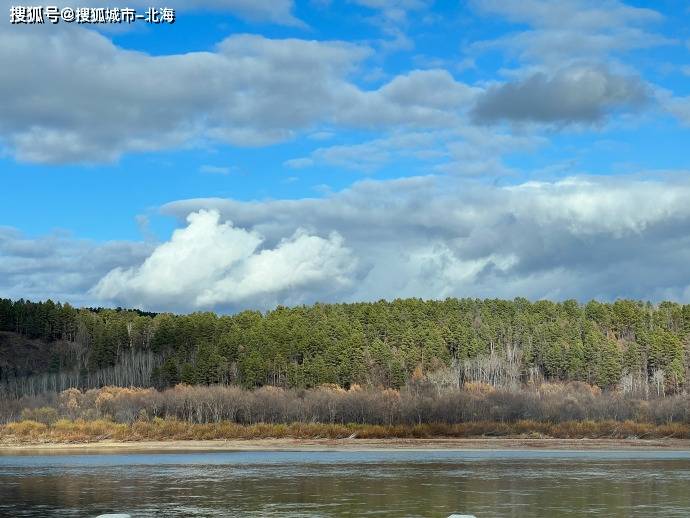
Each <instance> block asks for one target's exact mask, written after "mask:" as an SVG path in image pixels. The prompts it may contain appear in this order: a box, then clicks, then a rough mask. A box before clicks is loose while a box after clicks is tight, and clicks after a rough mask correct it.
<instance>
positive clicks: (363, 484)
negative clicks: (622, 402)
mask: <svg viewBox="0 0 690 518" xmlns="http://www.w3.org/2000/svg"><path fill="white" fill-rule="evenodd" d="M107 512H123V513H129V514H130V515H131V516H132V517H133V518H135V517H139V516H142V517H144V516H146V517H148V516H166V517H173V516H238V517H240V516H241V517H278V516H280V517H288V516H289V517H317V516H333V517H336V516H352V517H355V516H372V517H379V516H381V517H396V518H399V517H416V516H420V517H422V516H423V517H441V518H445V517H447V516H448V515H450V514H452V513H459V514H463V513H464V514H473V515H475V516H477V518H484V517H497V516H534V517H554V516H583V515H590V516H626V517H627V516H640V517H642V516H645V517H647V516H664V517H672V516H690V452H683V451H637V450H631V451H542V450H527V451H487V450H476V451H447V450H444V451H439V450H434V451H428V450H394V451H381V450H375V451H249V452H248V451H238V452H208V453H199V452H176V453H169V452H146V453H141V454H133V453H120V454H117V453H116V454H100V453H94V454H78V455H74V454H52V455H47V454H42V455H28V454H25V455H0V515H1V516H32V517H33V516H36V517H38V516H40V517H45V516H79V517H82V516H84V517H87V516H88V517H92V516H96V515H98V514H100V513H107Z"/></svg>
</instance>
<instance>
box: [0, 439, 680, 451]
mask: <svg viewBox="0 0 690 518" xmlns="http://www.w3.org/2000/svg"><path fill="white" fill-rule="evenodd" d="M277 450H280V451H318V450H333V451H338V450H344V451H368V450H377V451H385V450H581V451H585V450H688V451H690V440H687V439H530V438H524V437H513V438H510V437H508V438H505V437H502V438H493V437H491V438H489V437H482V438H468V439H456V438H438V439H290V438H283V439H275V438H273V439H246V440H237V439H234V440H182V441H180V440H171V441H128V442H124V441H114V440H110V439H106V440H102V441H96V442H88V443H55V442H53V443H22V444H17V443H15V444H11V443H0V455H12V454H30V453H39V454H47V453H69V452H75V453H77V452H78V453H106V452H129V453H135V452H153V451H165V452H180V451H277Z"/></svg>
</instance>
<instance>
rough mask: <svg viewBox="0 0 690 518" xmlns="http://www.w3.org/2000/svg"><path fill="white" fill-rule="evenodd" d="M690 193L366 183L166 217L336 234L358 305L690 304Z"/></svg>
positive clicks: (658, 187) (181, 206) (668, 187)
mask: <svg viewBox="0 0 690 518" xmlns="http://www.w3.org/2000/svg"><path fill="white" fill-rule="evenodd" d="M689 195H690V183H688V182H687V181H683V182H673V181H658V180H648V181H644V180H639V179H634V178H629V177H628V178H614V179H602V178H570V179H565V180H560V181H556V182H542V183H537V182H532V183H524V184H520V185H514V186H507V187H495V186H488V185H479V184H476V183H468V182H461V183H456V182H453V183H449V180H448V179H447V178H445V179H444V178H439V177H420V178H412V179H405V180H395V181H386V182H375V181H365V182H360V183H358V184H356V185H355V186H354V187H352V188H351V189H347V190H344V191H342V192H339V193H336V194H333V195H331V196H330V197H327V198H325V199H303V200H282V201H281V200H275V201H266V202H239V201H233V200H224V199H203V200H188V201H181V202H176V203H173V204H170V205H168V206H166V207H165V209H164V211H165V213H168V214H173V215H178V216H179V217H184V216H185V215H186V214H188V213H189V212H190V211H195V210H199V209H202V208H207V209H208V208H212V209H214V210H218V211H219V212H220V213H221V214H222V215H223V218H229V219H231V220H233V221H234V222H235V224H236V225H239V226H241V227H243V228H247V229H250V230H251V231H255V232H259V233H260V234H261V235H263V236H265V238H266V242H267V243H278V242H280V240H281V239H282V236H285V235H290V234H291V232H294V230H295V229H296V228H298V227H303V228H309V229H310V231H311V232H315V233H317V234H323V233H325V232H332V231H336V232H337V233H338V234H339V235H341V236H343V238H344V240H345V242H346V243H347V244H348V247H350V248H351V249H352V252H353V254H354V255H355V256H356V257H357V258H358V259H359V261H360V263H361V264H362V265H364V266H366V271H367V273H366V275H365V276H364V277H363V278H362V279H361V280H359V281H358V282H356V283H353V284H352V286H351V289H350V292H349V294H348V295H347V297H346V298H347V299H349V300H360V299H365V300H371V299H377V298H380V297H388V298H394V297H399V296H417V297H430V298H438V297H445V296H487V297H494V296H501V297H508V298H512V297H515V296H518V295H520V296H527V297H531V298H540V297H552V298H569V297H575V298H578V299H581V300H587V299H589V298H592V297H598V298H603V299H615V298H616V297H633V298H643V299H647V298H652V299H660V298H664V297H671V298H675V299H682V300H690V276H689V275H688V273H687V269H686V268H684V266H683V265H684V264H685V263H686V261H687V260H688V259H690V238H689V237H688V235H689V234H688V230H689V229H690V208H688V205H687V203H686V201H685V200H686V199H687V196H689ZM341 296H345V294H341ZM323 298H324V299H326V298H327V297H323Z"/></svg>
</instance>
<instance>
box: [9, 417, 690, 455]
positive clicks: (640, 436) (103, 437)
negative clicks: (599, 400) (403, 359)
mask: <svg viewBox="0 0 690 518" xmlns="http://www.w3.org/2000/svg"><path fill="white" fill-rule="evenodd" d="M151 445H153V446H151ZM101 446H103V447H109V448H119V449H128V448H129V449H132V448H140V449H142V448H143V449H148V448H151V447H154V448H156V447H157V448H162V449H167V448H172V449H180V448H181V449H208V448H211V449H229V450H232V449H252V448H253V449H291V448H297V449H300V448H305V449H308V448H314V449H320V448H345V449H352V448H365V449H366V448H372V449H378V448H441V449H446V448H455V449H467V448H472V449H475V448H490V449H503V448H546V449H554V448H556V449H579V448H582V447H586V448H594V449H601V448H605V449H612V448H613V449H617V448H679V447H680V448H681V449H688V448H689V447H690V426H688V425H687V424H683V423H674V424H665V425H656V424H652V423H636V422H632V421H624V422H619V421H601V422H595V421H566V422H563V423H544V422H538V421H517V422H514V423H500V422H491V421H490V422H486V421H484V422H470V423H458V424H446V423H434V424H419V425H397V426H396V425H392V426H382V425H367V424H326V423H290V424H270V423H258V424H252V425H244V424H238V423H232V422H227V421H221V422H218V423H189V422H185V421H178V420H164V419H154V420H151V421H149V420H138V421H135V422H133V423H129V424H126V423H116V422H113V421H108V420H93V421H85V420H80V419H77V420H74V421H71V420H67V419H62V420H58V421H56V422H54V423H52V424H46V423H39V422H36V421H18V422H13V423H9V424H6V425H2V426H0V447H2V448H11V449H16V448H20V449H21V448H48V449H51V448H52V449H55V448H60V449H62V448H65V449H69V448H88V447H101Z"/></svg>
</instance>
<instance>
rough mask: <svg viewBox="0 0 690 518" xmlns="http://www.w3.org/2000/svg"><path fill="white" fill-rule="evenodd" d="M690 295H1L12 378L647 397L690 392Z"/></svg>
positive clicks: (33, 385)
mask: <svg viewBox="0 0 690 518" xmlns="http://www.w3.org/2000/svg"><path fill="white" fill-rule="evenodd" d="M689 344H690V305H682V304H677V303H671V302H663V303H660V304H654V305H653V304H650V303H643V302H636V301H630V300H619V301H616V302H613V303H600V302H596V301H592V302H589V303H587V304H579V303H577V302H576V301H572V300H568V301H565V302H560V303H555V302H550V301H537V302H531V301H528V300H526V299H515V300H513V301H507V300H478V299H446V300H442V301H433V300H431V301H424V300H420V299H404V300H394V301H378V302H372V303H353V304H315V305H312V306H300V307H293V308H287V307H278V308H276V309H275V310H273V311H269V312H266V313H261V312H258V311H244V312H241V313H238V314H235V315H216V314H214V313H209V312H199V313H194V314H189V315H174V314H169V313H160V314H155V313H147V312H142V311H136V310H124V309H119V308H118V309H102V308H84V309H77V308H74V307H72V306H70V305H69V304H60V303H54V302H52V301H50V300H48V301H46V302H29V301H25V300H18V301H12V300H7V299H0V387H2V390H3V391H5V392H6V393H11V394H14V395H17V396H21V395H32V394H39V393H42V392H47V391H55V392H59V391H62V390H65V389H67V388H70V387H78V388H81V389H89V388H97V387H101V386H107V385H116V386H140V387H149V386H150V387H156V388H159V389H164V388H166V387H172V386H175V385H177V384H179V383H185V384H189V385H196V384H205V385H211V384H229V385H239V386H241V387H244V388H257V387H261V386H265V385H271V386H277V387H282V388H287V389H301V388H312V387H318V386H320V385H324V384H332V385H338V386H340V387H343V388H346V389H347V388H349V387H350V386H352V385H355V384H356V385H359V386H369V387H378V388H382V389H385V388H391V389H399V388H401V387H403V386H405V385H406V384H407V383H409V381H410V380H411V379H425V380H428V381H429V382H430V383H434V384H436V385H437V386H450V387H453V386H455V387H461V386H463V385H464V384H466V383H472V382H481V383H485V384H488V385H491V386H494V387H501V388H506V387H510V386H519V385H524V384H529V383H535V382H541V381H581V382H586V383H588V384H590V385H596V386H598V387H599V388H601V389H603V390H612V389H615V390H617V391H619V392H622V393H631V394H635V395H636V396H641V397H647V396H661V395H669V394H677V393H682V392H685V391H686V388H687V383H688V379H689V378H688V368H689V365H690V361H689V359H690V355H689V354H688V351H690V346H689Z"/></svg>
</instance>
